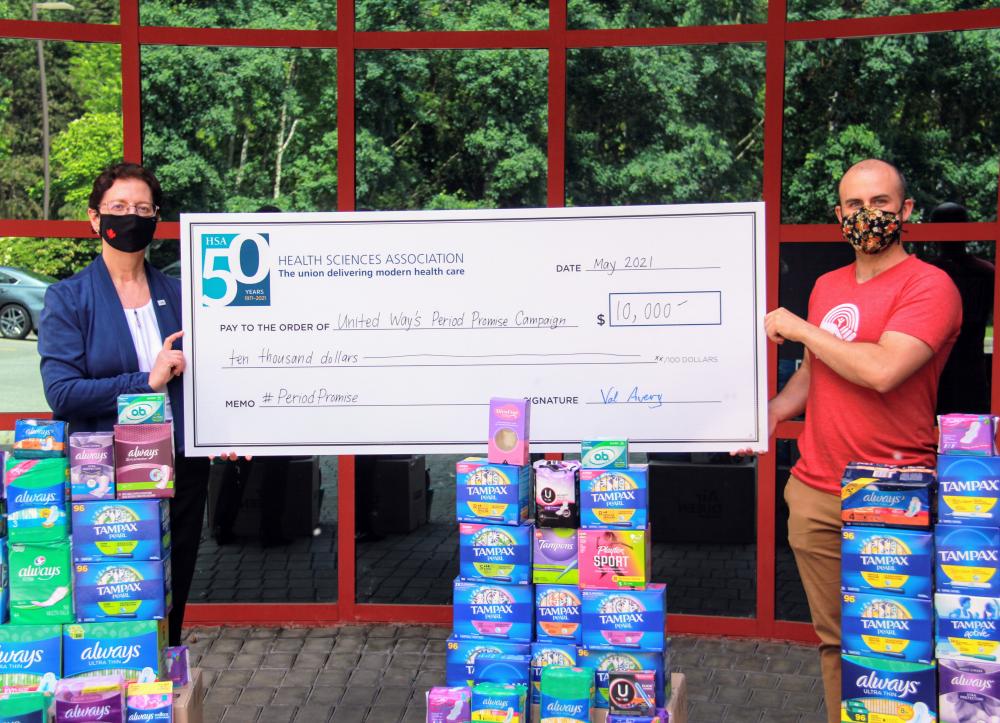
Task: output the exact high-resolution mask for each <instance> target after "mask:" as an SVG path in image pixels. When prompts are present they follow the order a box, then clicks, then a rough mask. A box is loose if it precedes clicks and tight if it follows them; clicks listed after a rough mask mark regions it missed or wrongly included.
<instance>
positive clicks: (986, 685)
mask: <svg viewBox="0 0 1000 723" xmlns="http://www.w3.org/2000/svg"><path fill="white" fill-rule="evenodd" d="M938 715H939V717H940V719H941V723H978V721H992V720H993V719H994V718H995V717H996V716H1000V665H998V664H996V663H984V662H982V661H980V660H939V661H938Z"/></svg>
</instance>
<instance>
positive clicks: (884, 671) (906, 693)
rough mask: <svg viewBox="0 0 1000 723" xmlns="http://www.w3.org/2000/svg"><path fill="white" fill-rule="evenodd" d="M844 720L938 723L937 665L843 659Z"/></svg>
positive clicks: (854, 656) (856, 658) (883, 722)
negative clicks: (936, 722)
mask: <svg viewBox="0 0 1000 723" xmlns="http://www.w3.org/2000/svg"><path fill="white" fill-rule="evenodd" d="M841 666H842V672H841V676H842V681H843V684H842V687H841V699H840V720H842V721H879V723H914V722H915V721H921V723H935V721H936V720H937V717H936V712H937V702H938V701H937V695H936V686H935V678H936V674H935V667H934V663H933V662H931V663H910V662H906V661H902V660H882V659H879V658H868V657H863V656H856V655H842V656H841Z"/></svg>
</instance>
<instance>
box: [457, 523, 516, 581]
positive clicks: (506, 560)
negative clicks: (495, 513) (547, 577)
mask: <svg viewBox="0 0 1000 723" xmlns="http://www.w3.org/2000/svg"><path fill="white" fill-rule="evenodd" d="M534 529H535V528H534V525H531V524H530V523H529V524H524V525H477V524H473V523H471V522H462V523H459V525H458V557H459V565H458V576H459V577H460V578H462V579H463V580H469V581H470V582H505V583H511V584H514V585H526V584H528V583H530V582H531V544H532V531H533V530H534Z"/></svg>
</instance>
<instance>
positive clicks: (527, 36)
mask: <svg viewBox="0 0 1000 723" xmlns="http://www.w3.org/2000/svg"><path fill="white" fill-rule="evenodd" d="M120 18H121V21H120V23H118V24H114V25H84V24H75V23H59V22H44V21H38V22H33V21H27V20H0V38H23V39H37V38H42V39H46V40H63V41H82V42H105V43H117V44H119V45H120V46H121V72H122V123H123V129H122V130H123V140H124V154H125V158H126V159H128V160H132V161H141V160H142V117H141V89H140V59H139V54H140V49H141V47H142V46H143V45H195V46H209V47H212V46H231V47H294V48H329V49H335V50H337V114H338V115H337V126H338V139H339V140H338V149H337V153H338V156H337V176H338V192H337V193H338V198H337V208H338V210H340V211H352V210H354V208H355V159H354V138H355V78H354V66H355V51H356V50H409V49H414V50H419V49H443V48H448V49H470V50H471V49H486V48H536V49H541V50H546V51H547V52H548V54H549V66H548V189H547V202H548V205H549V206H550V207H558V206H563V205H564V199H565V185H566V175H565V163H566V53H567V50H569V49H575V48H600V47H618V46H656V45H702V44H719V43H761V44H763V45H764V46H765V51H766V68H765V107H764V181H763V198H764V201H765V202H766V203H767V209H766V217H765V229H766V233H767V304H768V308H773V307H775V306H777V303H778V276H779V274H778V268H779V266H778V264H779V251H780V245H781V244H783V243H799V242H835V241H837V240H838V239H839V238H840V236H839V233H840V229H839V227H838V226H837V225H835V224H817V225H811V224H783V223H781V195H782V178H781V173H782V140H783V138H782V123H783V114H784V88H785V52H786V46H787V43H789V42H794V41H803V40H825V39H834V38H859V37H871V36H878V35H889V34H891V35H903V34H913V33H935V32H947V31H959V30H982V29H991V28H1000V9H990V10H963V11H956V12H944V13H929V14H920V15H905V16H893V17H892V19H891V22H890V21H889V20H888V19H887V18H879V17H874V18H852V19H844V20H824V21H807V22H788V20H787V0H770V2H769V3H768V11H767V19H766V21H765V22H763V23H758V24H752V25H721V26H699V27H664V28H633V29H615V30H570V29H568V28H567V22H566V0H549V26H548V29H543V30H524V31H503V30H497V31H454V32H430V31H413V32H359V31H356V30H355V22H354V0H337V29H336V30H304V31H295V30H243V29H229V28H226V29H222V28H178V27H151V26H142V25H140V23H139V0H120ZM998 187H1000V184H998ZM997 207H998V218H1000V190H998V194H997ZM908 228H909V236H908V239H909V240H910V241H932V240H933V241H968V240H984V241H993V242H994V243H996V244H997V245H998V246H1000V221H997V222H993V223H972V224H934V226H933V228H929V227H925V226H921V225H920V224H914V225H911V226H909V227H908ZM90 234H91V229H90V226H89V224H88V223H87V222H85V221H36V220H13V219H0V236H29V237H46V236H47V237H87V236H89V235H90ZM179 236H180V227H179V224H178V223H176V222H167V223H161V224H160V226H159V228H158V230H157V237H159V238H166V239H178V238H179ZM995 284H996V290H997V293H996V294H995V299H996V301H995V304H996V306H995V308H994V316H995V317H996V318H1000V274H998V275H997V276H996V281H995ZM997 347H998V341H997V336H996V335H995V336H994V341H993V352H994V353H993V367H992V378H993V379H995V380H1000V354H998V353H997V351H998V349H997ZM774 352H775V350H774V348H773V347H772V348H771V349H770V357H769V358H770V363H769V364H768V367H767V378H768V389H769V393H770V394H771V395H773V394H774V393H775V390H776V385H777V355H776V354H775V353H774ZM992 393H993V396H992V400H991V401H992V409H993V410H994V412H996V411H997V410H1000V384H996V383H995V384H993V392H992ZM30 414H31V412H30V410H26V411H24V412H18V413H0V429H12V428H13V424H14V420H15V419H16V418H18V417H22V416H26V415H30ZM34 416H46V415H37V414H36V415H34ZM801 426H802V425H801V423H799V422H785V423H783V424H780V425H779V426H778V429H777V434H776V438H777V439H794V438H796V437H797V436H798V435H799V433H800V432H801ZM339 473H340V475H339V478H340V482H339V502H338V519H339V524H338V572H337V574H338V598H339V600H338V602H336V603H306V604H299V603H296V604H287V603H282V604H265V603H239V604H217V603H203V604H194V605H191V606H190V607H189V608H188V623H189V624H198V623H203V624H205V623H236V624H239V623H243V624H265V625H266V624H287V623H299V624H319V623H341V622H416V623H424V624H439V625H445V624H448V623H449V622H450V621H451V610H450V608H449V606H444V605H372V604H358V603H357V602H356V601H355V549H354V458H353V457H350V456H343V457H341V458H340V459H339ZM774 477H775V459H774V454H773V453H769V454H765V455H762V456H761V457H760V460H759V467H758V472H757V607H756V616H755V617H752V618H730V617H716V616H703V615H670V616H669V622H668V626H669V629H670V630H672V631H674V632H677V633H703V634H713V635H719V634H722V635H738V636H753V637H765V638H780V639H786V640H798V641H815V637H814V634H813V631H812V627H811V626H810V625H808V624H806V623H796V622H786V621H781V620H775V539H774V530H775V519H774V509H775V507H774V505H775V484H774Z"/></svg>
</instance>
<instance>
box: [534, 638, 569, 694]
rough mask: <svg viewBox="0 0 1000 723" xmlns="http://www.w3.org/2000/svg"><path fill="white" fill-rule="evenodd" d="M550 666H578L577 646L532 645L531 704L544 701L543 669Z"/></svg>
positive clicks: (556, 644) (558, 644)
mask: <svg viewBox="0 0 1000 723" xmlns="http://www.w3.org/2000/svg"><path fill="white" fill-rule="evenodd" d="M550 665H560V666H568V667H572V666H574V665H576V645H573V644H569V645H566V644H564V643H532V644H531V704H532V705H538V704H539V703H541V701H542V669H543V668H547V667H548V666H550Z"/></svg>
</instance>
